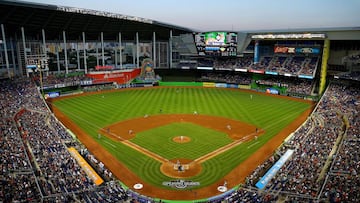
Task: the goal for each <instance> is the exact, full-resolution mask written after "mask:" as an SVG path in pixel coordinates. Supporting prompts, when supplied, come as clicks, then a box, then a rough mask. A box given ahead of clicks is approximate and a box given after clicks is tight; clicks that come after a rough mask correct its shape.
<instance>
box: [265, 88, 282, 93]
mask: <svg viewBox="0 0 360 203" xmlns="http://www.w3.org/2000/svg"><path fill="white" fill-rule="evenodd" d="M266 93H269V94H279V90H277V89H275V88H267V89H266Z"/></svg>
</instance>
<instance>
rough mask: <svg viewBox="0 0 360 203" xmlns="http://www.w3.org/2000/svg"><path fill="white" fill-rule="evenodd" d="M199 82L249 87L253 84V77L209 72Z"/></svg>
mask: <svg viewBox="0 0 360 203" xmlns="http://www.w3.org/2000/svg"><path fill="white" fill-rule="evenodd" d="M199 81H202V82H223V83H232V84H241V85H249V84H250V83H251V77H250V76H248V75H241V74H234V73H231V72H227V73H225V72H219V73H215V72H208V73H204V74H202V75H201V77H200V79H199Z"/></svg>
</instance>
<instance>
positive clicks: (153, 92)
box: [52, 87, 312, 200]
mask: <svg viewBox="0 0 360 203" xmlns="http://www.w3.org/2000/svg"><path fill="white" fill-rule="evenodd" d="M52 108H53V112H54V113H55V115H56V116H57V117H58V118H59V119H60V120H61V121H62V122H63V123H64V125H65V126H66V127H67V128H69V129H70V130H71V131H72V132H74V133H75V134H76V136H77V137H78V138H79V140H80V141H81V142H82V143H84V144H85V145H86V146H87V148H88V149H89V150H90V151H91V152H92V153H93V154H94V155H95V156H96V157H97V158H98V159H99V160H101V161H102V162H103V163H104V164H105V165H106V167H107V168H109V169H110V170H111V171H112V172H113V174H114V175H115V176H116V177H118V178H119V179H120V181H121V182H122V183H124V184H125V185H126V186H127V187H129V188H131V189H132V190H135V191H137V192H139V193H140V194H144V195H147V196H150V197H154V198H160V199H167V200H192V199H204V198H208V197H211V196H214V195H219V194H221V193H222V192H223V191H219V190H218V187H219V186H221V185H224V183H225V182H226V186H227V188H229V189H231V188H234V187H236V186H238V185H239V184H241V183H243V182H244V178H245V177H246V176H247V175H248V174H249V173H251V172H252V171H253V170H254V169H255V168H256V166H257V165H259V164H261V163H262V162H263V161H264V160H266V159H268V158H269V156H271V154H272V153H273V151H274V150H275V149H276V147H278V146H279V145H280V144H281V142H282V141H283V139H284V138H286V136H288V135H289V134H290V133H291V132H293V131H294V130H295V129H296V128H297V127H298V126H299V125H301V124H302V123H303V122H304V120H305V119H306V117H307V116H308V115H309V113H310V111H311V108H312V102H309V101H304V100H301V99H295V98H290V97H283V96H277V95H270V94H265V93H257V92H253V91H245V90H238V89H224V88H202V87H153V88H138V89H121V90H116V91H106V92H96V93H87V94H81V95H76V96H70V97H61V98H58V99H55V100H53V102H52ZM175 180H185V181H188V182H189V183H190V184H193V185H189V187H184V188H180V187H171V186H170V185H169V184H168V183H169V182H171V181H175ZM136 184H141V185H142V186H143V187H142V188H139V189H134V188H133V186H134V185H136Z"/></svg>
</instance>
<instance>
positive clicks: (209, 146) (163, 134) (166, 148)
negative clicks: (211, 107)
mask: <svg viewBox="0 0 360 203" xmlns="http://www.w3.org/2000/svg"><path fill="white" fill-rule="evenodd" d="M178 136H186V137H188V138H190V139H191V141H190V142H188V143H181V144H179V143H176V142H174V141H173V138H174V137H178ZM131 141H132V142H134V143H135V144H137V145H139V146H142V147H143V148H146V149H149V150H150V151H152V152H154V153H156V154H159V155H160V156H162V157H164V158H166V159H168V160H172V159H176V158H186V159H192V160H195V159H197V158H199V157H201V156H204V155H206V154H208V153H210V152H212V151H215V150H216V149H218V148H220V147H222V146H225V145H226V144H230V143H231V142H232V139H230V138H229V137H228V136H227V135H226V134H225V133H222V132H218V131H215V130H212V129H209V128H204V127H202V126H199V125H196V124H193V123H187V122H181V123H172V124H169V125H165V126H160V127H157V128H153V129H151V130H147V131H144V132H140V133H137V135H136V137H135V138H133V139H131ZM159 143H161V144H159Z"/></svg>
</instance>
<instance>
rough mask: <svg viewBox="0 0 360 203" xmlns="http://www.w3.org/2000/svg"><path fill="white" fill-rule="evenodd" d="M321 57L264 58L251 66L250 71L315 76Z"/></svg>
mask: <svg viewBox="0 0 360 203" xmlns="http://www.w3.org/2000/svg"><path fill="white" fill-rule="evenodd" d="M318 61H319V57H304V56H291V55H290V56H280V55H274V56H264V57H262V58H261V60H260V61H259V63H254V64H252V65H251V66H249V67H250V68H249V69H250V71H262V72H272V73H277V74H279V75H292V76H298V75H306V76H313V75H314V72H315V70H316V67H317V65H318Z"/></svg>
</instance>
